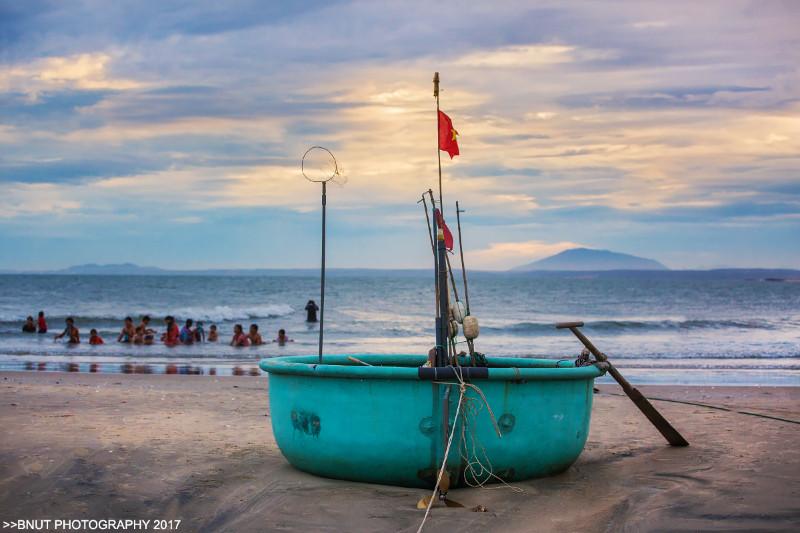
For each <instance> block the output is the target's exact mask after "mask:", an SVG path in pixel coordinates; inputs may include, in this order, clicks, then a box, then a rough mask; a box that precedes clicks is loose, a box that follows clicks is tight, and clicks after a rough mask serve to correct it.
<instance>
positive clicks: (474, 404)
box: [417, 367, 525, 533]
mask: <svg viewBox="0 0 800 533" xmlns="http://www.w3.org/2000/svg"><path fill="white" fill-rule="evenodd" d="M454 368H459V367H454ZM454 373H455V376H456V379H458V383H450V382H444V381H434V383H436V384H438V385H448V386H451V387H452V386H458V392H459V395H458V405H457V406H456V413H455V416H454V417H453V428H452V429H451V430H450V436H449V437H448V439H447V447H446V449H445V451H444V459H443V460H442V466H441V468H439V475H438V476H437V478H436V485H435V486H434V487H433V494H432V495H431V498H430V501H429V502H428V507H427V508H426V509H425V516H424V517H423V518H422V523H420V525H419V529H417V533H421V531H422V528H423V527H425V521H426V520H427V519H428V515H429V514H430V512H431V507H432V506H433V502H434V500H435V499H436V495H437V492H438V491H439V484H440V483H441V481H442V476H443V475H444V471H445V469H446V466H447V458H448V457H449V455H450V447H451V446H452V444H453V436H454V435H455V433H456V428H457V427H458V416H459V414H463V416H462V420H461V437H460V439H459V445H458V449H459V456H460V457H461V460H462V461H463V463H464V465H465V466H464V481H465V482H466V484H467V485H469V486H470V487H473V488H475V487H481V488H489V487H485V485H486V483H488V482H489V481H490V480H491V479H496V480H498V481H500V482H501V483H502V484H503V485H504V486H505V487H508V488H510V489H511V490H513V491H514V492H517V493H524V492H525V490H524V489H522V488H520V487H515V486H513V485H510V484H509V483H507V482H506V481H505V480H504V479H503V478H501V477H500V476H498V475H497V474H495V473H494V472H493V471H492V462H491V461H490V460H489V455H488V454H487V453H486V448H485V447H484V446H483V445H482V444H481V443H480V440H478V438H477V436H476V435H475V429H474V428H473V425H474V424H471V423H468V417H471V418H472V419H473V420H476V419H477V416H478V414H479V413H480V412H481V410H482V409H483V406H484V405H485V406H486V409H487V410H488V412H489V417H490V418H491V421H492V425H493V427H494V430H495V432H496V433H497V438H500V439H502V438H503V434H502V433H501V432H500V427H499V426H498V425H497V420H496V419H495V416H494V411H492V407H491V406H490V405H489V401H488V400H487V399H486V396H485V395H484V394H483V391H482V390H481V389H480V387H478V386H477V385H474V384H472V383H467V382H465V381H464V379H463V377H462V376H461V372H460V371H459V370H456V371H455V372H454ZM468 388H469V389H472V390H474V391H475V392H476V393H477V394H478V396H479V397H480V400H482V402H479V401H478V399H477V398H470V397H469V396H468V395H467V389H468ZM462 405H464V410H463V413H462V409H461V406H462ZM467 435H469V441H470V442H471V443H472V446H471V448H470V446H468V444H467ZM478 449H480V453H481V454H482V455H483V460H481V459H480V458H479V457H478ZM468 474H469V476H471V477H472V480H470V479H469V478H468ZM484 476H485V477H484ZM481 477H484V479H481ZM497 488H504V487H497Z"/></svg>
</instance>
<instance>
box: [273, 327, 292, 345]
mask: <svg viewBox="0 0 800 533" xmlns="http://www.w3.org/2000/svg"><path fill="white" fill-rule="evenodd" d="M274 342H277V343H278V346H283V345H285V344H286V343H287V342H294V339H290V338H289V337H288V335H286V330H285V329H279V330H278V338H276V339H275V341H274Z"/></svg>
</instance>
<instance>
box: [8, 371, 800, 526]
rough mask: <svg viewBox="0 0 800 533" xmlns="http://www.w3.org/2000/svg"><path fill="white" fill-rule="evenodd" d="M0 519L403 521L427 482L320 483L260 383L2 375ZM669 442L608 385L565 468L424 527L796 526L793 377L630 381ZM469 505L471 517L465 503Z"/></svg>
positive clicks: (799, 481) (799, 411) (799, 499)
mask: <svg viewBox="0 0 800 533" xmlns="http://www.w3.org/2000/svg"><path fill="white" fill-rule="evenodd" d="M0 376H2V380H0V383H2V392H1V393H0V424H1V425H2V428H3V429H2V434H1V435H0V515H1V516H0V518H2V519H4V520H16V519H33V518H51V519H56V518H59V519H66V518H69V519H76V518H78V519H79V518H96V519H97V518H115V519H121V518H133V519H175V518H179V519H181V520H182V521H183V522H182V524H181V527H180V529H179V531H236V532H242V531H244V532H247V531H272V530H276V531H311V530H319V531H416V529H417V527H418V526H419V523H420V521H421V520H422V516H423V512H422V511H419V510H417V509H416V507H415V505H416V502H417V501H418V500H419V498H420V497H422V496H424V495H426V492H425V491H422V490H416V489H407V488H398V487H388V486H378V485H368V484H360V483H352V482H345V481H337V480H330V479H323V478H318V477H315V476H311V475H308V474H305V473H303V472H300V471H297V470H295V469H294V468H292V467H291V466H289V464H288V463H287V462H286V461H285V460H284V459H283V457H282V456H281V454H280V451H279V450H278V449H277V447H276V445H275V441H274V439H273V437H272V430H271V427H270V420H269V409H268V401H267V387H268V379H267V378H265V377H258V378H256V377H216V378H211V377H202V376H165V375H112V374H105V375H98V374H62V373H25V372H19V373H2V374H0ZM642 390H643V392H645V394H647V395H649V396H651V397H657V398H670V399H678V400H688V401H696V402H701V403H707V404H713V405H717V406H724V407H727V408H729V409H732V410H729V411H725V410H717V409H710V408H707V407H701V406H695V405H685V404H681V403H670V402H664V401H655V402H654V404H655V405H656V407H657V408H658V409H659V410H660V411H661V412H662V413H663V414H664V415H665V416H666V417H667V418H668V419H669V420H670V421H671V422H673V424H674V425H675V426H676V427H677V428H678V429H679V430H680V431H681V432H682V433H683V434H684V436H686V438H687V439H688V440H689V441H690V442H691V444H692V445H691V446H690V447H689V448H670V447H669V446H667V445H666V444H665V442H664V440H663V439H662V438H661V436H660V435H659V434H658V433H657V432H656V430H655V429H654V428H653V427H652V426H650V425H649V423H648V422H647V421H646V420H645V419H644V417H643V416H642V415H641V414H640V413H639V412H638V411H637V410H636V408H635V406H634V405H633V404H632V403H631V402H630V401H629V400H628V399H627V398H626V397H623V396H620V395H619V394H620V393H621V391H620V389H619V388H618V387H614V386H603V387H601V392H600V393H599V394H597V395H596V396H595V407H594V412H593V419H592V427H591V432H590V435H589V441H588V443H587V446H586V449H585V450H584V452H583V454H582V455H581V457H580V458H579V459H578V461H577V462H576V464H575V465H573V466H572V467H571V468H570V469H569V470H568V471H567V472H565V473H563V474H561V475H558V476H554V477H550V478H545V479H537V480H531V481H525V482H519V483H515V486H517V487H520V488H522V489H523V490H524V493H517V492H514V491H512V490H510V489H508V488H494V487H497V486H496V485H494V486H492V487H493V488H492V489H461V490H454V491H451V493H450V497H451V498H452V499H454V500H457V501H459V502H461V503H463V504H465V505H466V506H467V507H466V508H465V509H455V508H439V507H436V508H434V510H433V511H432V513H431V516H430V518H429V519H428V522H427V524H426V531H696V530H725V531H731V530H736V531H780V530H794V531H797V530H798V529H800V446H799V444H800V425H798V424H797V423H791V422H787V421H782V420H776V419H771V418H762V417H757V416H751V415H746V414H742V413H740V412H737V410H740V411H741V410H743V411H748V412H754V413H762V414H767V415H771V416H774V417H779V418H785V419H790V420H800V388H766V387H762V388H755V387H754V388H733V387H715V388H714V387H679V386H670V387H643V388H642ZM477 505H483V506H485V507H486V509H487V512H473V511H472V510H471V508H472V507H474V506H477Z"/></svg>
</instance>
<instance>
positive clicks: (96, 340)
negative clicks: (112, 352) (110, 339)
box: [89, 328, 105, 346]
mask: <svg viewBox="0 0 800 533" xmlns="http://www.w3.org/2000/svg"><path fill="white" fill-rule="evenodd" d="M89 344H91V345H92V346H96V345H98V344H105V343H104V342H103V338H102V337H101V336H100V335H98V334H97V330H96V329H94V328H92V331H90V332H89Z"/></svg>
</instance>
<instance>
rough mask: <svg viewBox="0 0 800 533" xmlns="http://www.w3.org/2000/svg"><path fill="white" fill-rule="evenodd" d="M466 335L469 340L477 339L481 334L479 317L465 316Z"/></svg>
mask: <svg viewBox="0 0 800 533" xmlns="http://www.w3.org/2000/svg"><path fill="white" fill-rule="evenodd" d="M463 327H464V337H466V338H467V339H469V340H472V339H477V338H478V335H479V334H480V328H479V327H478V319H477V318H475V317H474V316H472V315H470V316H465V317H464V326H463Z"/></svg>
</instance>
